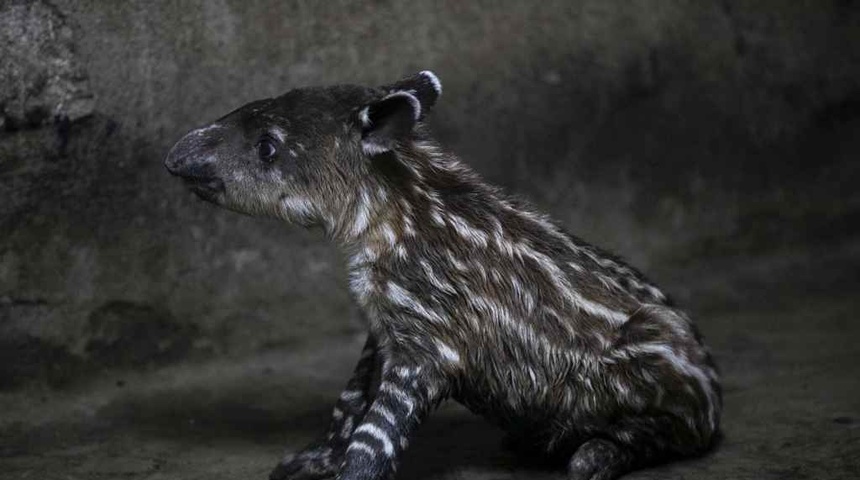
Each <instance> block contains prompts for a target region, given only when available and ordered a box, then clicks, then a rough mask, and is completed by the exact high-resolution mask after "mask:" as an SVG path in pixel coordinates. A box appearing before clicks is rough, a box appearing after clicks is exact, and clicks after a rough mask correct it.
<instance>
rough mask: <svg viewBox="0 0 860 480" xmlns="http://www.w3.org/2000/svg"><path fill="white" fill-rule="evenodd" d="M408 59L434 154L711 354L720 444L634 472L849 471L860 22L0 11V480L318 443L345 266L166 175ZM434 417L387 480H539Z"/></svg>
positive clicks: (159, 468)
mask: <svg viewBox="0 0 860 480" xmlns="http://www.w3.org/2000/svg"><path fill="white" fill-rule="evenodd" d="M424 69H431V70H433V71H434V72H436V73H437V74H438V75H439V77H440V78H441V80H442V83H443V85H444V94H443V97H442V99H441V101H440V104H439V105H438V108H436V110H435V111H434V114H433V116H432V118H431V119H430V125H431V127H432V130H433V131H434V132H435V133H436V136H437V137H438V139H439V140H440V141H441V142H442V143H443V145H445V146H446V147H447V148H448V149H449V150H450V151H452V152H454V153H456V154H458V155H459V156H461V157H462V158H463V159H464V160H465V161H466V162H467V163H469V164H471V165H472V166H474V168H475V169H476V170H478V171H479V172H480V173H481V174H483V176H484V177H485V178H486V179H487V180H488V181H490V182H492V183H496V184H500V185H502V186H504V187H505V188H506V189H507V190H508V191H510V192H514V193H517V194H521V195H523V196H526V197H528V198H530V199H531V200H532V201H533V202H534V203H535V204H537V205H538V206H540V207H541V208H542V209H544V210H546V211H548V212H550V213H552V214H553V216H554V217H555V218H556V219H558V220H559V221H561V222H562V223H563V224H564V225H566V226H567V227H568V229H569V230H570V231H571V232H573V233H575V234H577V235H578V236H580V237H583V238H585V239H587V240H589V241H591V242H592V243H595V244H597V245H599V246H602V247H604V248H607V249H609V250H612V251H615V252H616V253H618V254H620V255H622V256H623V257H625V258H627V259H629V260H630V262H631V263H632V264H633V265H635V266H637V267H639V268H640V269H642V270H644V271H645V272H646V273H648V275H649V276H650V277H651V278H653V279H654V280H656V281H657V282H658V283H660V284H661V285H662V286H664V287H665V289H666V290H667V291H669V292H670V293H671V294H672V295H673V296H674V297H675V298H676V299H677V301H678V303H680V304H681V305H683V306H685V307H686V308H687V309H688V310H689V311H691V313H692V314H693V316H694V318H696V319H697V322H698V324H699V325H700V326H701V329H702V331H703V332H704V334H705V337H706V339H707V340H708V343H709V344H710V345H711V346H712V347H713V350H714V351H715V353H716V357H717V361H718V363H719V364H720V365H721V366H722V368H723V371H724V373H725V382H724V383H725V387H726V419H725V422H726V440H725V442H724V445H723V446H722V447H721V449H720V450H718V451H717V453H715V454H714V455H712V456H710V457H708V458H706V459H703V460H699V461H696V462H687V463H681V464H675V465H672V466H669V467H664V468H663V469H656V470H652V471H650V472H644V473H639V474H638V475H639V477H636V478H651V477H649V476H648V475H655V478H656V476H660V477H661V478H662V477H664V476H665V475H670V476H671V475H677V477H675V478H692V477H690V475H698V476H696V477H695V478H729V477H731V478H757V479H758V478H846V475H847V476H848V477H851V476H854V475H855V474H856V473H857V471H858V469H860V461H859V460H858V458H860V400H858V399H860V386H858V383H860V381H858V380H857V378H860V364H858V363H860V347H858V346H857V341H858V340H860V335H858V333H860V326H858V325H857V320H858V319H857V306H858V304H860V301H858V299H857V298H855V297H857V292H858V281H857V277H858V272H860V268H858V267H860V246H858V242H857V241H858V239H860V193H858V191H857V190H858V189H857V185H858V180H860V162H858V154H860V5H858V4H857V2H854V1H851V0H831V1H827V0H815V1H811V0H810V1H799V0H798V1H740V0H722V1H705V0H701V1H692V0H687V1H682V0H650V1H639V2H627V1H620V0H619V1H616V0H575V1H571V0H565V1H561V0H559V1H554V0H546V1H540V2H523V1H496V2H461V1H455V0H449V1H440V2H429V1H427V2H393V1H373V2H357V1H344V0H335V1H325V2H311V1H289V2H281V1H274V0H271V1H262V0H261V1H238V0H237V1H229V0H227V1H225V0H219V1H202V0H201V1H128V2H111V1H106V0H105V1H68V0H53V1H50V2H49V1H44V0H38V1H17V0H0V409H2V410H0V469H2V470H5V471H7V472H9V473H7V474H5V475H10V477H9V478H29V477H27V476H28V475H31V474H34V473H36V474H38V475H39V476H40V478H54V476H56V478H102V477H105V478H113V477H116V476H125V477H128V478H162V477H161V476H163V477H164V478H204V477H206V478H228V477H230V478H232V477H235V476H247V477H250V478H264V475H265V473H266V472H267V471H268V469H269V467H271V466H272V464H273V463H274V461H275V460H276V459H277V456H278V455H279V454H280V452H281V451H282V449H283V447H287V448H288V449H289V450H295V449H296V448H299V447H301V446H302V444H303V442H305V441H307V439H310V438H312V437H313V436H314V434H315V433H316V432H318V431H320V430H321V429H322V428H324V426H325V423H326V416H327V409H328V408H329V406H330V405H331V404H332V403H333V400H334V398H335V397H336V395H337V390H338V388H339V386H340V385H341V384H342V383H344V382H345V379H346V377H347V375H348V372H349V370H350V363H351V362H352V361H353V360H354V359H355V357H356V355H357V354H358V350H359V348H360V338H359V337H360V335H361V332H362V331H363V327H362V324H361V322H360V320H359V318H358V316H357V314H356V311H355V309H354V307H353V306H352V305H351V302H350V298H349V294H348V291H347V289H346V279H345V273H344V266H343V262H342V258H341V257H340V256H339V254H338V252H337V251H336V250H335V249H334V248H333V246H331V245H328V244H327V242H326V241H325V239H324V238H323V236H322V235H321V234H320V233H319V232H313V231H311V232H308V231H304V230H301V229H299V228H297V227H293V226H288V225H283V224H280V223H277V222H274V221H269V220H260V219H254V218H248V217H243V216H240V215H237V214H235V213H232V212H228V211H225V210H219V209H217V208H214V207H212V206H210V205H208V204H204V203H203V202H201V201H199V200H197V199H196V198H195V197H193V196H192V195H191V194H190V193H188V192H187V191H185V189H184V188H183V186H182V185H181V182H178V181H177V180H176V179H173V178H171V177H170V176H169V175H168V174H167V173H166V171H165V170H164V168H163V167H162V164H161V162H162V159H163V157H164V155H165V153H166V151H167V150H168V149H169V147H170V146H171V145H172V144H173V142H175V141H176V140H178V139H179V138H180V137H181V136H182V134H183V133H185V132H186V131H188V130H190V129H191V128H193V127H195V126H199V125H201V124H204V123H207V122H209V121H211V120H213V119H214V118H217V117H219V116H221V115H223V114H224V113H226V112H228V111H230V110H232V109H234V108H236V107H238V106H240V105H242V104H244V103H246V102H249V101H251V100H254V99H258V98H262V97H271V96H275V95H279V94H281V93H283V92H285V91H287V90H289V89H291V88H294V87H299V86H305V85H318V84H333V83H362V84H383V83H389V82H391V81H393V80H396V79H398V78H400V77H401V76H405V75H408V74H411V73H414V72H416V71H419V70H424ZM438 417H439V419H438V420H431V421H430V422H429V423H428V426H427V428H426V431H422V433H421V435H422V437H421V438H420V439H419V441H418V442H416V444H415V446H414V447H413V448H412V449H411V450H410V452H409V453H408V455H407V458H406V460H405V467H404V468H405V470H406V473H404V474H403V475H404V476H408V475H411V476H412V477H426V478H444V477H446V476H448V477H450V478H461V477H462V476H463V475H465V476H466V477H469V478H471V477H475V478H477V477H479V476H480V475H490V476H492V478H502V477H504V478H520V477H523V478H525V477H530V476H534V475H537V473H535V472H530V471H527V470H521V468H523V467H520V466H519V464H518V463H517V462H516V461H515V460H513V459H511V458H509V456H508V455H506V454H505V453H504V452H503V451H501V450H500V449H499V448H498V438H497V437H499V434H498V432H496V431H495V430H493V429H492V427H489V426H487V425H486V424H484V423H483V422H482V421H480V420H477V419H474V418H473V417H471V416H469V415H467V414H465V413H463V412H462V411H460V410H457V409H449V410H446V411H443V412H440V415H439V416H438ZM434 423H436V426H435V427H434V426H433V424H434ZM454 432H457V433H454ZM456 439H461V440H459V441H460V442H461V443H459V444H458V443H457V440H456ZM422 442H423V443H422ZM131 452H133V453H131ZM431 464H432V468H429V467H428V465H431ZM488 472H489V473H488ZM541 474H543V473H541ZM3 475H4V474H3V473H0V477H3ZM547 475H550V476H552V475H553V474H551V473H548V474H547ZM4 478H5V477H4Z"/></svg>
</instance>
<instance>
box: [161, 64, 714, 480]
mask: <svg viewBox="0 0 860 480" xmlns="http://www.w3.org/2000/svg"><path fill="white" fill-rule="evenodd" d="M440 93H441V84H440V83H439V82H438V79H437V78H436V77H435V76H434V75H432V74H428V73H427V72H422V73H421V74H417V75H415V76H413V77H410V78H407V79H404V80H401V81H400V82H397V83H395V84H392V85H388V86H384V87H380V88H366V87H356V86H337V87H327V88H319V87H317V88H309V89H299V90H294V91H291V92H289V93H287V94H286V95H284V96H282V97H279V98H276V99H270V100H265V101H261V102H255V103H254V104H251V105H248V106H246V107H243V108H242V109H239V110H237V111H236V112H233V113H232V114H230V115H228V116H226V117H224V118H222V119H220V120H218V121H217V122H215V124H213V125H212V126H209V127H207V129H206V130H202V129H199V130H197V131H195V132H196V133H195V132H192V133H190V134H189V135H188V136H186V137H185V138H184V139H183V140H182V141H180V142H179V143H178V144H177V146H176V147H174V149H173V151H172V152H171V154H170V156H169V157H168V160H167V164H168V168H169V169H170V170H171V172H173V173H174V174H177V175H180V176H182V177H183V178H185V179H186V180H187V181H189V182H191V183H193V184H194V185H199V184H200V178H201V177H202V178H203V179H204V180H206V181H207V182H209V183H213V182H214V180H217V182H214V184H215V185H216V186H215V187H214V188H213V189H206V188H203V190H204V192H202V193H201V192H198V193H201V197H203V198H204V199H206V200H209V201H212V202H214V203H217V204H219V205H222V206H225V207H227V208H231V209H234V210H238V211H241V212H245V213H250V214H256V215H268V216H275V217H279V218H283V219H285V220H288V221H291V222H296V223H300V224H304V225H320V226H322V227H323V228H324V229H325V231H326V233H327V234H328V236H329V237H330V238H332V240H333V241H335V242H336V243H338V244H339V245H340V246H341V247H342V249H343V251H344V252H345V255H346V257H347V263H348V269H349V285H350V289H351V290H352V293H353V295H354V297H355V299H356V301H357V302H358V304H359V306H360V307H361V309H362V311H363V312H364V314H365V317H366V319H367V324H368V329H369V341H368V347H366V349H365V353H364V355H363V356H362V359H363V362H364V363H361V362H360V364H359V366H358V367H357V368H356V374H355V375H354V377H353V379H352V380H351V383H350V385H351V386H348V388H347V390H346V391H345V393H344V395H342V396H341V399H340V400H339V403H338V406H337V407H336V409H335V413H334V414H333V420H332V426H331V428H330V429H329V433H328V434H327V436H326V438H325V439H324V440H323V441H321V442H320V444H319V445H317V446H314V447H309V448H308V449H306V450H305V451H304V452H303V453H301V454H299V455H298V456H290V457H289V458H287V459H285V460H284V461H283V462H282V463H281V465H280V466H279V467H278V469H276V470H275V472H273V475H272V478H319V477H322V476H326V475H334V474H339V475H340V476H341V477H342V478H382V477H384V476H385V475H388V474H389V473H390V472H391V471H393V469H394V468H395V467H396V457H397V455H398V454H399V452H400V451H402V449H403V448H405V446H406V443H407V441H408V436H409V434H410V433H411V432H412V431H413V429H414V427H415V426H417V424H418V423H419V422H420V421H421V420H422V419H423V418H424V417H425V416H426V415H427V413H428V412H430V411H431V410H432V409H433V408H434V407H435V406H436V405H438V404H439V402H441V401H443V400H444V399H446V398H453V399H455V400H457V401H459V402H461V403H463V404H464V405H466V406H467V407H468V408H469V409H470V410H472V411H473V412H475V413H478V414H480V415H483V416H485V417H487V418H489V419H490V420H492V421H494V422H495V423H497V424H499V425H500V426H502V427H503V428H505V429H506V430H507V431H508V432H510V433H511V436H512V438H513V439H514V443H516V444H518V445H520V446H521V447H522V448H524V449H525V450H527V451H531V452H535V453H539V454H545V455H546V456H547V457H558V456H564V457H565V458H566V459H569V462H568V468H569V471H570V475H571V477H572V478H593V479H598V478H615V477H617V476H618V475H621V474H623V473H625V472H627V471H629V470H631V469H633V468H636V467H639V466H642V465H646V464H652V463H656V462H660V461H664V460H667V459H669V458H673V457H679V456H690V455H697V454H699V453H702V452H704V451H706V450H707V449H708V448H709V447H710V446H711V444H712V442H713V440H714V438H715V436H716V434H717V431H718V429H719V418H720V412H721V397H720V386H719V380H718V376H717V373H716V370H715V368H714V365H713V362H712V360H711V358H710V356H709V354H708V352H707V349H706V348H705V347H704V346H703V344H702V341H701V338H700V336H699V334H698V332H697V331H696V328H695V326H694V325H693V324H692V322H691V321H690V320H689V318H688V317H687V316H686V315H685V314H684V313H683V312H681V311H680V310H678V309H677V308H675V307H673V306H672V304H671V302H670V301H669V300H668V299H667V297H666V295H665V294H664V293H663V292H662V291H661V290H660V289H659V288H658V287H657V286H656V285H654V284H653V283H651V282H650V281H648V280H647V279H646V278H645V277H644V276H643V275H642V274H641V273H639V272H638V271H636V270H635V269H633V268H632V267H630V266H628V265H626V264H625V263H624V262H623V261H621V260H620V259H618V258H616V257H614V256H612V255H609V254H607V253H605V252H603V251H601V250H599V249H597V248H595V247H593V246H591V245H588V244H587V243H585V242H584V241H582V240H580V239H578V238H576V237H574V236H572V235H569V234H567V233H566V232H564V231H563V229H562V228H560V227H559V226H557V225H556V224H555V223H553V222H552V221H551V220H550V219H549V218H547V217H546V216H545V215H543V214H540V213H539V212H537V211H535V210H534V209H533V208H531V207H530V206H528V205H526V204H525V203H523V202H521V201H518V200H515V199H513V198H511V197H509V196H507V195H505V194H504V193H502V192H501V191H500V190H499V189H497V188H495V187H493V186H491V185H489V184H487V183H486V182H484V181H482V180H481V179H480V177H479V176H478V175H477V174H476V173H475V172H474V171H473V170H471V169H470V168H469V167H468V166H466V165H465V164H463V163H462V162H460V161H459V160H458V159H457V158H456V157H455V156H453V155H451V154H449V153H447V152H445V151H444V150H442V149H441V148H440V147H439V146H438V145H437V144H436V143H435V142H434V141H433V140H432V138H431V137H430V135H429V134H428V132H427V131H426V128H425V126H424V125H423V123H422V120H423V118H424V117H425V115H426V114H427V113H428V112H429V111H430V109H431V108H432V107H433V105H434V104H435V101H436V99H437V98H438V96H439V94H440ZM273 129H274V130H273ZM260 135H270V136H275V137H278V141H279V142H280V143H279V145H280V148H279V157H278V158H277V159H276V161H272V162H260V161H257V159H255V158H254V157H253V152H254V150H253V148H252V146H253V145H254V141H255V140H256V139H257V138H259V136H260ZM200 172H204V173H202V174H201V173H200ZM213 179H214V180H213ZM218 182H220V183H221V184H220V186H219V185H218V184H217V183H218ZM204 183H205V182H204ZM371 377H374V378H376V380H371ZM349 392H352V393H349ZM407 407H409V408H407ZM314 462H316V463H314Z"/></svg>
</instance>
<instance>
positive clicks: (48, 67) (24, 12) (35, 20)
mask: <svg viewBox="0 0 860 480" xmlns="http://www.w3.org/2000/svg"><path fill="white" fill-rule="evenodd" d="M93 106H94V96H93V93H92V91H91V90H90V85H89V80H88V77H87V74H86V72H85V70H84V69H83V67H82V65H81V63H80V61H79V60H78V58H77V56H76V54H75V44H74V38H73V34H72V30H71V28H69V26H68V24H67V22H66V19H65V17H64V16H63V15H62V14H61V13H60V12H59V11H58V10H57V9H56V8H54V7H53V6H51V5H49V4H48V3H47V2H44V1H41V0H37V1H26V0H25V1H20V0H12V1H10V2H3V4H2V5H0V130H6V131H11V130H18V129H22V128H33V127H38V126H42V125H47V124H50V123H53V122H54V121H55V119H63V118H68V119H69V120H72V121H74V120H76V119H79V118H82V117H85V116H87V115H89V114H90V113H92V111H93Z"/></svg>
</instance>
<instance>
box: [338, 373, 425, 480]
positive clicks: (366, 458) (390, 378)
mask: <svg viewBox="0 0 860 480" xmlns="http://www.w3.org/2000/svg"><path fill="white" fill-rule="evenodd" d="M439 391H440V389H439V388H437V387H435V386H434V384H433V383H432V381H431V380H430V379H429V378H427V377H426V376H422V372H421V369H420V368H417V367H411V368H410V367H405V366H398V367H394V368H390V369H386V370H385V371H384V372H383V377H382V383H381V384H380V386H379V390H378V391H377V394H376V398H375V399H374V400H373V405H372V406H371V407H370V410H368V411H367V414H366V415H365V416H364V420H363V421H362V422H361V425H359V426H358V428H356V429H355V431H354V432H353V434H352V438H351V439H350V443H349V448H347V451H346V458H345V460H344V465H343V470H342V471H341V472H340V475H339V476H338V480H382V479H386V478H388V477H389V476H390V475H391V474H392V473H393V472H394V470H395V469H396V466H397V463H396V462H397V458H398V456H399V455H400V453H401V452H402V451H403V450H404V449H406V446H407V444H408V441H409V436H410V435H411V433H412V432H413V431H414V430H415V428H416V427H417V426H418V424H420V423H421V421H422V420H423V419H424V417H425V416H426V415H427V413H429V411H430V409H431V407H432V406H433V405H435V404H436V403H438V401H439Z"/></svg>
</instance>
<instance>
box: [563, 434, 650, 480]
mask: <svg viewBox="0 0 860 480" xmlns="http://www.w3.org/2000/svg"><path fill="white" fill-rule="evenodd" d="M634 460H635V456H634V454H633V452H632V451H630V450H629V449H627V448H626V447H624V446H622V445H620V444H618V443H616V442H613V441H612V440H609V439H605V438H592V439H591V440H588V441H587V442H585V443H583V444H582V445H580V446H579V448H578V449H577V450H576V452H575V453H574V454H573V457H571V459H570V461H569V462H568V464H567V471H568V476H569V478H570V479H571V480H614V479H616V478H618V477H620V476H621V475H624V474H625V473H627V472H629V471H630V470H632V469H633V468H634Z"/></svg>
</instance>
